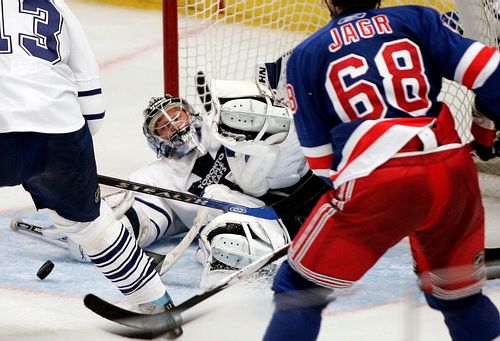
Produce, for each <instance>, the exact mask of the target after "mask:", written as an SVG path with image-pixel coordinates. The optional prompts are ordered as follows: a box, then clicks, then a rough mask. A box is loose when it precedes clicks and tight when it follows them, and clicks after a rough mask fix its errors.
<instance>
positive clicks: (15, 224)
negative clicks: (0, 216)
mask: <svg viewBox="0 0 500 341" xmlns="http://www.w3.org/2000/svg"><path fill="white" fill-rule="evenodd" d="M10 228H11V229H12V231H24V232H27V233H30V234H32V235H35V236H37V237H40V238H42V239H43V240H46V241H59V242H62V243H65V244H67V243H68V238H67V237H61V238H57V239H51V238H49V237H47V236H46V235H44V234H43V230H44V228H43V227H41V226H37V225H34V224H31V223H28V222H26V221H24V220H22V219H21V218H12V220H11V221H10ZM48 228H54V226H49V227H48ZM143 251H144V253H146V255H147V256H148V257H150V258H152V259H153V264H154V266H155V268H156V269H157V270H158V272H159V271H160V265H161V264H163V260H164V259H165V257H166V256H164V255H161V254H159V253H156V252H153V251H148V250H143ZM169 255H170V254H169ZM167 256H168V255H167Z"/></svg>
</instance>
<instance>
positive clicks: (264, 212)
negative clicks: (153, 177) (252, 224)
mask: <svg viewBox="0 0 500 341" xmlns="http://www.w3.org/2000/svg"><path fill="white" fill-rule="evenodd" d="M98 178H99V183H100V184H103V185H108V186H112V187H117V188H122V189H126V190H129V191H134V192H140V193H144V194H150V195H154V196H157V197H162V198H165V199H171V200H177V201H182V202H185V203H188V204H193V205H199V206H205V207H210V208H215V209H218V210H222V211H224V212H233V213H239V214H244V215H250V216H253V217H258V218H264V219H270V220H277V219H279V217H278V215H277V214H276V212H275V211H274V209H273V208H272V207H269V206H265V207H258V208H254V207H247V206H243V205H238V204H233V203H229V202H225V201H220V200H215V199H209V198H204V197H199V196H197V195H193V194H190V193H184V192H178V191H174V190H170V189H166V188H160V187H155V186H149V185H146V184H142V183H138V182H132V181H128V180H124V179H117V178H112V177H109V176H104V175H99V176H98Z"/></svg>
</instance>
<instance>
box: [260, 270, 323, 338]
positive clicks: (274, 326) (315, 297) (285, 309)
mask: <svg viewBox="0 0 500 341" xmlns="http://www.w3.org/2000/svg"><path fill="white" fill-rule="evenodd" d="M273 290H274V292H275V294H274V303H275V305H276V307H275V311H274V314H273V317H272V319H271V322H270V324H269V326H268V328H267V330H266V334H265V335H264V339H263V340H264V341H281V340H283V341H285V340H286V341H310V340H311V341H312V340H316V338H317V336H318V333H319V329H320V325H321V312H322V310H323V309H324V308H325V307H326V305H327V304H328V301H327V300H326V296H327V295H325V289H324V288H320V287H318V286H316V285H315V284H314V283H312V282H310V281H308V280H306V279H305V278H303V277H302V276H300V275H299V274H298V273H297V272H295V271H294V270H293V269H292V268H291V267H290V265H289V264H288V262H287V261H285V262H283V264H282V265H281V267H280V269H279V271H278V273H277V274H276V276H275V279H274V283H273ZM328 293H331V290H328Z"/></svg>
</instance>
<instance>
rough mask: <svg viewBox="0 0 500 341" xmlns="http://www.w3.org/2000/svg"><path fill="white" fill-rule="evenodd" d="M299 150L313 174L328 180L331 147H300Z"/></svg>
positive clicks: (331, 158) (328, 145) (330, 165)
mask: <svg viewBox="0 0 500 341" xmlns="http://www.w3.org/2000/svg"><path fill="white" fill-rule="evenodd" d="M301 148H302V152H303V153H304V155H305V157H306V160H307V163H308V164H309V167H310V168H311V170H312V171H313V173H314V174H316V175H317V176H320V177H323V178H329V177H330V170H331V168H332V161H333V150H332V145H331V144H330V143H328V144H324V145H321V146H317V147H304V146H302V147H301Z"/></svg>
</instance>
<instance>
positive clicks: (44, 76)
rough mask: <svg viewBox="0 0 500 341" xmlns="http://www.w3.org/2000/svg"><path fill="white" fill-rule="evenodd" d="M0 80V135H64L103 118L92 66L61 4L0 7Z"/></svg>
mask: <svg viewBox="0 0 500 341" xmlns="http://www.w3.org/2000/svg"><path fill="white" fill-rule="evenodd" d="M54 71H55V72H54ZM0 78H1V79H2V81H1V82H0V122H2V123H1V124H0V132H2V133H4V132H14V131H16V132H22V131H35V132H42V133H67V132H72V131H76V130H78V129H80V128H81V127H82V126H83V124H84V122H85V121H84V118H86V119H87V120H92V121H94V122H93V123H95V122H96V121H100V120H101V119H102V118H103V117H104V104H103V102H102V99H101V86H100V81H99V75H98V65H97V63H96V62H95V59H94V56H93V54H92V52H91V49H90V46H89V44H88V42H87V39H86V37H85V35H84V33H83V31H82V28H81V26H80V24H79V23H78V21H77V20H76V18H74V16H73V14H72V13H71V11H70V10H69V8H68V7H67V6H66V4H65V3H64V2H63V1H62V0H54V1H32V0H29V1H28V0H25V1H0ZM76 94H78V98H77V99H75V98H76V96H75V95H76ZM89 126H90V128H91V131H92V132H93V133H94V132H95V131H94V130H96V128H95V125H94V126H92V125H89Z"/></svg>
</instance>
